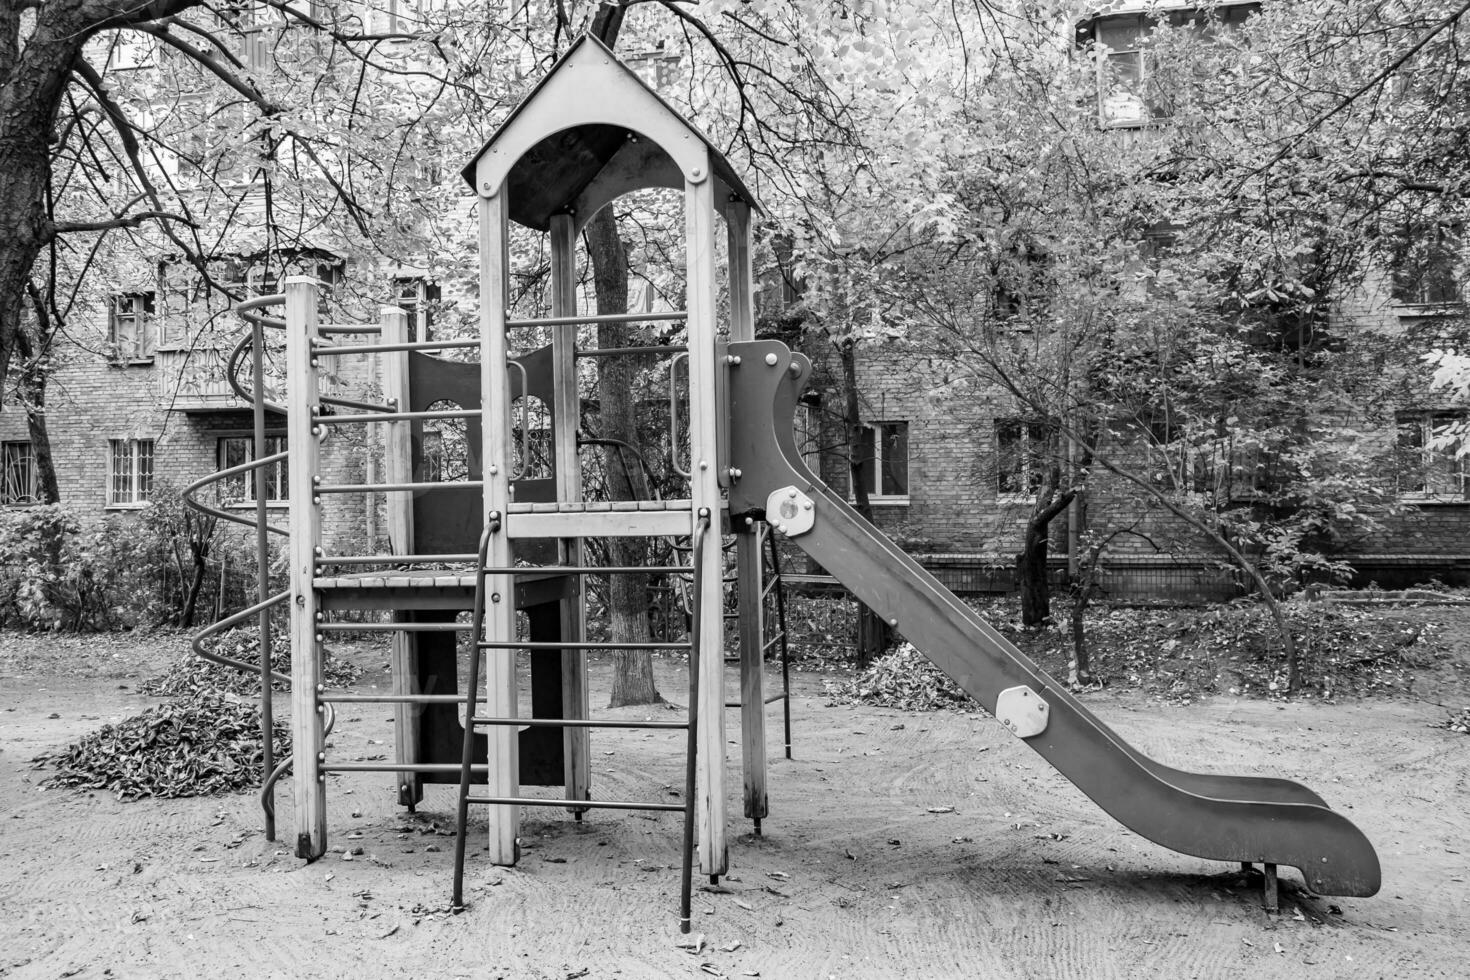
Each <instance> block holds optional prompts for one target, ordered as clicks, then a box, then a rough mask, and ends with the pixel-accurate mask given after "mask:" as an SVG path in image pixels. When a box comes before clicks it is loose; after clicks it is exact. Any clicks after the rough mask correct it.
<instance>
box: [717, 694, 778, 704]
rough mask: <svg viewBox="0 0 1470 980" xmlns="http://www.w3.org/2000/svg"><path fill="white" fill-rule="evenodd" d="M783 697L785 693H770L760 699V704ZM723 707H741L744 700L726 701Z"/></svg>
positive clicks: (774, 701)
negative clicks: (763, 698) (762, 699)
mask: <svg viewBox="0 0 1470 980" xmlns="http://www.w3.org/2000/svg"><path fill="white" fill-rule="evenodd" d="M785 697H786V695H785V693H781V694H772V695H770V696H768V697H767V698H766V699H765V700H764V701H762V702H761V704H775V703H776V702H777V701H780V700H782V699H783V698H785ZM725 707H727V708H743V707H745V702H744V701H726V702H725Z"/></svg>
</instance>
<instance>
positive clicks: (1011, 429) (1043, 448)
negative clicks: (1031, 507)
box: [995, 419, 1056, 500]
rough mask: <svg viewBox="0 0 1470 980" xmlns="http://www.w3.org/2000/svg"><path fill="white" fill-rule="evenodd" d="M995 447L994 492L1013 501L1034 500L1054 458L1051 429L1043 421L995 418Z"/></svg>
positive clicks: (1053, 441)
mask: <svg viewBox="0 0 1470 980" xmlns="http://www.w3.org/2000/svg"><path fill="white" fill-rule="evenodd" d="M995 446H996V483H995V491H996V493H997V494H998V495H999V496H1001V497H1009V498H1011V499H1014V500H1022V499H1030V498H1032V497H1035V496H1036V491H1037V490H1039V489H1040V488H1041V484H1042V482H1043V480H1044V477H1045V473H1046V467H1047V466H1048V465H1050V463H1051V462H1052V460H1051V457H1052V456H1053V455H1054V452H1053V450H1054V449H1055V446H1056V436H1055V433H1054V432H1053V430H1052V427H1051V426H1050V425H1047V424H1046V423H1045V422H1028V421H1025V420H1023V419H997V420H996V422H995Z"/></svg>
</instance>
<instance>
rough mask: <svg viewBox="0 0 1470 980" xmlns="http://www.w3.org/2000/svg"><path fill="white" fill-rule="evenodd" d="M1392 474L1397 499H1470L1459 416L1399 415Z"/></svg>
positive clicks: (1462, 432) (1453, 414)
mask: <svg viewBox="0 0 1470 980" xmlns="http://www.w3.org/2000/svg"><path fill="white" fill-rule="evenodd" d="M1396 421H1397V424H1398V434H1397V445H1396V450H1397V452H1396V456H1397V459H1396V461H1395V462H1396V463H1397V466H1396V472H1397V474H1398V487H1399V494H1400V496H1403V497H1406V498H1409V499H1414V500H1470V492H1467V491H1470V483H1467V481H1466V472H1465V458H1464V456H1463V454H1462V450H1463V449H1464V448H1465V438H1464V436H1465V434H1464V428H1465V424H1466V418H1465V416H1464V414H1462V413H1449V412H1400V413H1399V414H1398V416H1397V418H1396Z"/></svg>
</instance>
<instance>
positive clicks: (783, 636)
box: [761, 630, 786, 653]
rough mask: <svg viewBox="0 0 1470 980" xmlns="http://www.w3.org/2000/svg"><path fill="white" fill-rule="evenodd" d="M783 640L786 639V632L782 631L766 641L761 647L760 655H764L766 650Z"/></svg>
mask: <svg viewBox="0 0 1470 980" xmlns="http://www.w3.org/2000/svg"><path fill="white" fill-rule="evenodd" d="M784 639H786V631H785V630H782V631H781V632H779V633H777V634H776V635H775V636H773V637H771V638H770V639H769V640H767V641H766V643H765V645H764V646H762V647H761V653H765V652H766V651H767V650H769V649H771V647H773V646H775V645H776V644H777V643H780V642H781V641H782V640H784Z"/></svg>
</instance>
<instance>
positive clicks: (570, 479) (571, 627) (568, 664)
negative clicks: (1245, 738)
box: [551, 214, 592, 800]
mask: <svg viewBox="0 0 1470 980" xmlns="http://www.w3.org/2000/svg"><path fill="white" fill-rule="evenodd" d="M576 314H577V229H576V222H575V220H574V219H573V217H572V216H571V215H569V214H554V215H552V216H551V315H552V316H575V315H576ZM551 359H552V371H553V373H554V375H555V389H554V390H555V392H556V394H555V402H556V404H555V405H553V406H552V417H553V419H554V420H555V426H556V428H555V431H554V432H553V443H554V445H555V447H556V499H557V501H558V502H563V503H570V502H578V501H581V499H582V464H581V457H580V454H579V453H578V451H577V429H578V428H579V427H580V424H581V412H582V397H581V394H580V389H579V388H578V386H577V357H576V334H575V333H573V332H572V331H571V330H565V329H559V330H557V331H556V333H555V334H554V335H553V336H552V341H551ZM560 551H561V560H562V561H563V562H564V563H566V564H567V565H572V566H579V565H581V564H582V542H581V541H580V540H579V539H577V538H564V539H563V540H562V542H561V546H560ZM583 594H584V593H583V589H582V580H581V578H580V577H577V576H573V578H572V582H571V591H570V593H569V594H568V596H567V598H565V599H563V600H561V603H560V606H561V639H562V640H563V641H565V642H568V643H579V642H581V640H582V638H583V637H584V636H585V635H586V625H587V620H586V616H587V612H586V606H585V604H584V603H583V601H582V597H583ZM561 685H562V687H561V690H562V712H563V714H562V717H563V718H586V717H587V715H588V707H589V705H588V695H587V652H586V651H585V650H563V651H562V654H561ZM562 747H563V750H564V758H565V763H564V765H565V770H564V771H565V775H566V792H567V797H566V798H567V799H569V800H585V799H588V798H589V794H590V793H591V792H592V744H591V738H590V734H589V732H588V730H587V729H585V728H566V729H563V730H562Z"/></svg>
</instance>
